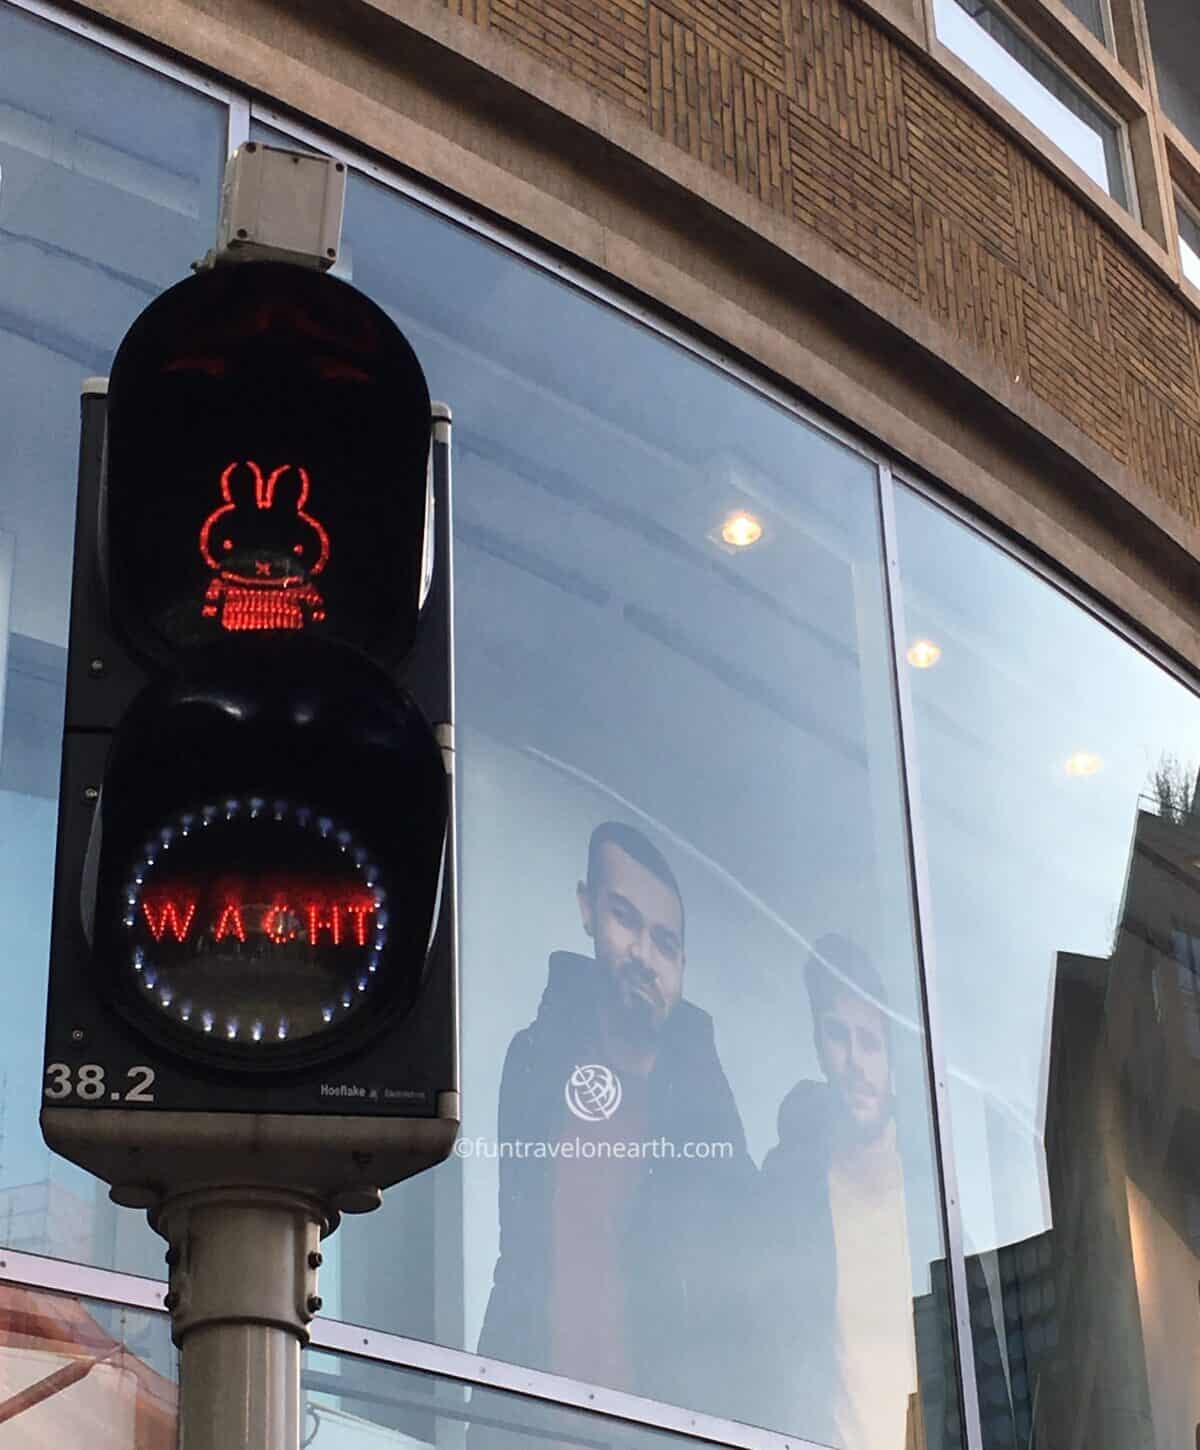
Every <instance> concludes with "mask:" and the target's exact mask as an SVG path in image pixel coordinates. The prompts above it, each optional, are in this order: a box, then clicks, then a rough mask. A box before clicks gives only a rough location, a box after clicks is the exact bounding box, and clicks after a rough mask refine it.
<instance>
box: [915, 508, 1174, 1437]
mask: <svg viewBox="0 0 1200 1450" xmlns="http://www.w3.org/2000/svg"><path fill="white" fill-rule="evenodd" d="M898 522H899V534H900V558H901V562H902V567H903V584H904V600H905V611H906V616H907V627H908V629H909V631H910V633H911V636H912V639H913V641H914V644H915V642H916V641H917V640H924V641H926V642H927V645H926V648H925V650H924V651H923V653H921V654H919V655H917V656H916V658H917V660H918V661H919V662H921V663H928V661H929V660H930V659H931V658H932V648H931V647H933V646H936V647H938V648H940V651H941V653H940V656H939V657H938V658H937V659H936V662H935V663H933V664H931V665H929V666H928V667H926V668H914V669H913V670H912V672H911V686H912V691H913V699H914V707H915V715H916V734H917V740H916V746H917V752H918V755H919V758H920V806H921V811H922V816H923V821H924V829H925V834H926V839H927V842H928V854H929V868H930V875H931V884H932V899H933V923H932V925H933V928H934V933H935V939H936V950H937V963H938V983H939V993H940V997H941V1002H942V1012H943V1018H944V1022H945V1033H946V1053H947V1059H948V1066H949V1082H950V1099H951V1107H952V1118H953V1130H954V1142H955V1150H956V1155H957V1159H958V1171H959V1187H960V1191H961V1204H962V1213H963V1225H964V1235H965V1245H966V1250H967V1253H968V1255H969V1258H968V1269H969V1279H970V1287H971V1299H972V1303H971V1322H972V1326H973V1329H974V1333H975V1340H976V1367H977V1373H978V1377H979V1394H980V1409H981V1414H982V1418H983V1424H984V1444H985V1445H993V1446H997V1447H999V1446H1008V1445H1012V1444H1014V1443H1015V1444H1016V1445H1018V1446H1020V1447H1022V1450H1033V1447H1043V1446H1061V1445H1075V1444H1077V1445H1085V1444H1086V1445H1088V1446H1091V1447H1112V1450H1118V1447H1120V1450H1129V1447H1131V1446H1144V1447H1152V1446H1182V1445H1192V1444H1195V1443H1196V1439H1197V1426H1198V1424H1200V1380H1198V1379H1197V1376H1196V1364H1197V1363H1198V1362H1200V1317H1198V1316H1197V1313H1196V1293H1197V1283H1198V1281H1200V1262H1198V1258H1197V1255H1198V1253H1200V1158H1198V1157H1197V1154H1196V1149H1195V1144H1196V1142H1197V1122H1198V1121H1200V1118H1198V1117H1197V1112H1198V1109H1200V1097H1198V1096H1197V1086H1198V1084H1200V1077H1198V1075H1197V1067H1196V1064H1197V1057H1198V1055H1200V1009H1198V1006H1197V1004H1198V1002H1200V997H1198V995H1197V982H1198V981H1200V977H1198V975H1197V971H1198V969H1200V891H1198V887H1200V825H1198V821H1200V817H1198V816H1197V814H1196V807H1197V797H1196V778H1197V767H1198V765H1200V701H1197V699H1196V697H1195V696H1194V695H1193V694H1192V693H1190V692H1189V691H1188V690H1186V689H1185V688H1184V687H1183V686H1182V685H1180V684H1179V683H1178V682H1176V681H1175V680H1174V679H1172V678H1171V677H1170V676H1169V675H1167V674H1166V673H1165V672H1164V671H1163V670H1161V669H1160V668H1158V667H1157V666H1156V665H1155V664H1153V663H1152V662H1151V661H1150V660H1148V659H1147V658H1146V657H1145V656H1143V655H1142V654H1140V653H1139V652H1138V651H1137V650H1135V649H1134V648H1133V647H1132V646H1130V645H1129V644H1127V643H1126V642H1125V641H1123V640H1122V639H1120V638H1119V637H1118V636H1116V635H1115V634H1113V633H1111V632H1110V631H1109V630H1108V629H1107V628H1106V627H1104V626H1103V625H1101V624H1100V623H1098V622H1097V621H1096V620H1095V619H1094V618H1093V617H1092V616H1091V615H1090V614H1088V613H1087V612H1086V611H1085V610H1083V609H1081V608H1079V607H1078V606H1077V605H1076V604H1074V603H1073V602H1072V601H1071V600H1069V599H1068V598H1066V597H1065V596H1063V595H1062V594H1060V593H1058V592H1057V591H1056V590H1054V589H1053V588H1051V587H1050V586H1049V585H1048V584H1046V583H1045V582H1044V581H1042V580H1041V579H1039V578H1037V577H1035V576H1034V575H1033V574H1031V573H1030V572H1029V571H1027V570H1026V569H1024V568H1023V567H1022V566H1021V565H1019V564H1018V563H1016V562H1015V561H1014V560H1013V559H1011V558H1010V557H1008V556H1007V555H1006V554H1004V553H1002V552H1001V551H1000V550H999V549H998V548H996V547H994V546H993V545H991V544H989V543H988V542H986V541H985V540H983V539H982V538H981V537H979V536H978V535H977V534H975V533H974V532H972V531H971V530H969V529H967V528H966V527H965V526H963V525H962V524H960V523H958V522H956V521H955V520H953V519H951V518H949V517H948V516H947V515H945V514H944V513H942V512H941V511H939V510H938V509H936V508H935V507H933V506H932V505H931V504H929V503H927V502H925V501H924V500H922V499H920V498H918V497H916V496H915V495H911V494H902V495H901V497H900V499H899V507H898Z"/></svg>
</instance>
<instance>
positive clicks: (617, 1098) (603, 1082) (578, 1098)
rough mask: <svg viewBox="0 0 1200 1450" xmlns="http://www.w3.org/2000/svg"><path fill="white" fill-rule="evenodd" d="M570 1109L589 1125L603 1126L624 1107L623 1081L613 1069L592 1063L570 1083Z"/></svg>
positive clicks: (567, 1092)
mask: <svg viewBox="0 0 1200 1450" xmlns="http://www.w3.org/2000/svg"><path fill="white" fill-rule="evenodd" d="M565 1096H566V1099H567V1107H569V1108H570V1109H571V1111H572V1112H573V1113H574V1114H575V1116H576V1117H577V1118H582V1119H583V1121H584V1122H585V1123H601V1122H603V1121H604V1120H605V1119H606V1118H611V1117H612V1115H613V1114H614V1113H615V1112H616V1111H617V1109H618V1108H619V1107H620V1106H621V1079H620V1078H619V1077H618V1076H617V1075H616V1073H615V1072H613V1070H612V1068H611V1067H605V1066H604V1065H603V1063H599V1062H589V1063H585V1064H584V1065H583V1066H582V1067H576V1068H575V1070H574V1071H573V1072H572V1073H571V1076H570V1077H569V1078H568V1079H567V1086H566V1091H565Z"/></svg>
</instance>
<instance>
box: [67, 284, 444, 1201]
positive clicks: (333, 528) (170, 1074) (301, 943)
mask: <svg viewBox="0 0 1200 1450" xmlns="http://www.w3.org/2000/svg"><path fill="white" fill-rule="evenodd" d="M435 412H436V413H438V417H437V418H436V419H435V418H434V413H435ZM450 562H451V560H450V469H449V424H448V415H447V414H445V411H444V410H433V411H431V405H430V401H429V394H428V389H427V387H426V384H425V379H424V376H423V373H422V371H421V368H420V365H419V363H418V361H417V359H416V357H415V355H414V354H413V352H412V349H411V347H410V346H409V344H408V343H407V341H406V340H405V338H404V336H403V334H402V333H401V332H400V330H399V329H398V328H397V327H396V326H395V324H394V323H393V322H392V321H391V320H390V318H388V317H387V315H386V314H385V313H384V312H383V311H382V310H381V309H380V308H378V307H377V306H376V305H375V304H374V303H372V302H370V301H369V300H368V299H367V298H365V297H364V296H363V295H362V294H361V293H359V292H357V291H356V290H355V289H353V288H351V287H349V286H347V285H346V284H344V283H341V282H338V281H336V280H335V279H333V278H331V277H328V276H327V275H322V274H319V273H316V272H310V271H306V270H304V269H302V268H299V267H293V266H289V265H287V264H280V263H266V262H252V263H250V262H248V263H241V264H237V265H226V266H219V267H217V268H214V269H213V270H211V271H207V272H202V273H200V274H199V275H197V276H195V277H193V278H189V279H188V280H187V281H185V282H182V283H180V284H179V285H178V286H176V287H174V288H172V289H171V290H170V291H168V292H167V293H165V294H164V295H163V296H162V297H160V298H159V299H158V300H157V301H155V302H154V303H152V304H151V305H150V306H149V307H148V308H147V309H146V310H145V312H143V313H142V315H141V316H140V317H139V318H138V320H137V321H136V322H135V323H134V324H133V326H132V328H131V329H130V331H129V333H128V334H127V335H126V338H125V340H124V341H123V343H122V344H121V347H120V348H119V350H118V353H117V356H116V358H115V360H114V364H113V370H112V377H111V382H110V384H109V387H108V390H107V398H106V397H105V394H104V390H103V389H102V388H101V387H99V386H91V387H90V388H85V396H84V401H83V429H82V441H81V449H80V478H79V503H78V515H77V523H76V553H75V578H74V590H73V596H72V613H71V640H70V653H69V662H68V680H67V711H66V732H65V739H64V747H63V775H62V793H61V804H60V818H59V839H58V861H57V869H56V883H55V904H54V923H53V932H52V942H51V971H50V992H49V1004H48V1017H47V1036H46V1077H45V1082H44V1086H43V1096H44V1107H43V1113H42V1123H43V1131H44V1133H45V1136H46V1138H47V1141H48V1142H49V1143H50V1144H51V1146H52V1147H54V1148H56V1149H57V1150H58V1151H60V1152H62V1153H63V1154H64V1155H65V1156H67V1157H69V1158H71V1159H73V1160H74V1161H75V1162H77V1163H80V1164H81V1165H82V1166H83V1167H85V1168H88V1169H89V1170H91V1171H92V1172H95V1173H97V1174H98V1175H99V1176H101V1177H103V1178H105V1179H107V1180H108V1181H109V1182H110V1183H111V1184H113V1185H114V1196H118V1197H123V1198H124V1200H126V1201H130V1202H146V1203H147V1204H149V1203H152V1202H153V1201H154V1200H155V1198H156V1196H157V1195H160V1194H161V1193H163V1192H164V1191H166V1190H168V1189H170V1190H171V1191H177V1190H178V1189H179V1188H180V1187H181V1186H186V1185H187V1184H189V1183H212V1182H216V1181H221V1182H230V1181H239V1182H260V1183H271V1184H283V1185H287V1186H296V1187H303V1188H305V1189H308V1190H312V1191H316V1192H319V1193H321V1194H324V1195H326V1196H327V1197H329V1198H330V1200H331V1201H333V1202H335V1203H336V1202H337V1200H338V1197H339V1195H341V1196H342V1197H343V1198H346V1197H347V1195H348V1198H347V1202H349V1201H351V1200H353V1199H354V1197H355V1194H356V1193H357V1194H359V1198H360V1200H361V1199H362V1195H363V1193H364V1192H366V1193H367V1198H368V1199H369V1190H371V1189H375V1188H383V1187H386V1186H387V1185H388V1184H389V1183H392V1182H395V1181H397V1180H398V1179H400V1178H403V1177H407V1176H408V1175H409V1174H411V1173H413V1172H416V1171H418V1170H419V1169H420V1168H423V1167H426V1166H428V1165H429V1164H430V1163H433V1162H436V1161H438V1160H439V1159H440V1158H442V1157H444V1156H445V1154H446V1153H448V1151H449V1149H450V1146H451V1144H452V1142H453V1138H454V1133H455V1131H456V1129H457V1122H458V1116H459V1113H458V1057H457V1052H458V1019H457V980H456V974H457V950H456V945H457V944H456V904H457V892H456V870H455V859H454V833H453V774H452V761H453V676H452V654H451V651H452V628H451V603H452V600H451V578H450ZM364 1201H365V1200H364Z"/></svg>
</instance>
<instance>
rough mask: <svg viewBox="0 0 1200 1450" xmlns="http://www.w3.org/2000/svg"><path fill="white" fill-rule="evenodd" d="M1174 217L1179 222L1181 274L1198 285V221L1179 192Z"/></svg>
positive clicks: (1199, 245) (1199, 281)
mask: <svg viewBox="0 0 1200 1450" xmlns="http://www.w3.org/2000/svg"><path fill="white" fill-rule="evenodd" d="M1175 219H1176V221H1177V222H1178V224H1179V261H1180V264H1181V266H1182V267H1183V275H1184V276H1185V277H1186V278H1187V279H1188V281H1189V282H1191V283H1192V285H1193V286H1195V287H1200V221H1197V220H1196V215H1195V213H1194V212H1193V211H1192V209H1191V207H1190V206H1189V205H1188V203H1187V202H1186V201H1184V199H1183V197H1182V196H1180V194H1179V192H1176V193H1175Z"/></svg>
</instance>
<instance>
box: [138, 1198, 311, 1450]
mask: <svg viewBox="0 0 1200 1450" xmlns="http://www.w3.org/2000/svg"><path fill="white" fill-rule="evenodd" d="M154 1225H155V1227H156V1228H157V1229H158V1231H159V1233H161V1234H162V1235H163V1237H164V1238H165V1239H166V1240H167V1243H168V1249H167V1263H168V1264H169V1265H170V1270H171V1279H170V1288H169V1292H168V1294H167V1300H166V1302H167V1307H168V1309H170V1311H171V1335H172V1338H173V1339H174V1340H175V1343H176V1344H177V1345H178V1346H179V1350H180V1365H179V1377H180V1393H179V1445H180V1450H299V1445H300V1350H301V1348H302V1347H303V1346H304V1345H306V1344H307V1343H308V1339H309V1335H308V1325H309V1323H310V1322H311V1320H312V1318H313V1316H314V1315H315V1314H316V1313H317V1311H318V1310H319V1309H320V1307H321V1301H320V1299H319V1298H318V1296H317V1269H318V1268H319V1266H320V1263H321V1254H320V1250H319V1249H318V1247H317V1245H318V1244H319V1242H320V1238H321V1233H322V1231H326V1230H328V1229H330V1228H331V1227H333V1226H334V1225H333V1223H331V1221H330V1217H329V1213H328V1211H327V1210H325V1209H323V1208H322V1206H321V1204H320V1203H318V1202H317V1200H315V1199H312V1198H308V1197H306V1196H305V1195H304V1194H301V1193H292V1192H289V1191H287V1190H284V1189H276V1188H211V1189H202V1190H193V1191H190V1192H187V1193H180V1194H176V1195H173V1196H169V1197H168V1198H167V1199H166V1200H165V1201H164V1203H163V1205H162V1207H161V1208H160V1209H159V1210H158V1212H157V1213H156V1214H155V1216H154Z"/></svg>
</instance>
